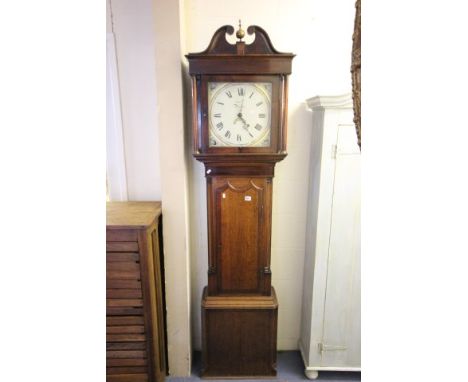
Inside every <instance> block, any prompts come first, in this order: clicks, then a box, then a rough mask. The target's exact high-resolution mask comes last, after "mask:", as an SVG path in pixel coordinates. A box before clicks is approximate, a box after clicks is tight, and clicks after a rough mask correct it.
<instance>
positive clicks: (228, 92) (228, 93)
mask: <svg viewBox="0 0 468 382" xmlns="http://www.w3.org/2000/svg"><path fill="white" fill-rule="evenodd" d="M226 95H227V96H228V97H229V98H232V93H231V92H230V91H229V90H228V91H227V92H226Z"/></svg>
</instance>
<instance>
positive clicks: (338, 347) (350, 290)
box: [321, 125, 361, 367]
mask: <svg viewBox="0 0 468 382" xmlns="http://www.w3.org/2000/svg"><path fill="white" fill-rule="evenodd" d="M334 179H335V180H334V186H333V202H332V213H331V227H330V246H329V253H328V271H327V287H326V295H325V311H324V316H325V317H324V321H323V322H324V327H323V338H322V344H321V353H322V366H336V367H360V365H361V347H360V343H361V341H360V335H361V329H360V317H361V315H360V313H361V303H360V300H361V299H360V209H361V204H360V182H361V179H360V151H359V148H358V146H357V144H356V136H355V132H354V125H341V126H339V128H338V141H337V153H336V162H335V178H334Z"/></svg>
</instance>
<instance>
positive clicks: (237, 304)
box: [202, 287, 278, 309]
mask: <svg viewBox="0 0 468 382" xmlns="http://www.w3.org/2000/svg"><path fill="white" fill-rule="evenodd" d="M202 308H204V309H277V308H278V299H277V298H276V292H275V289H274V288H273V287H272V288H271V295H270V296H260V295H251V294H249V295H245V296H240V295H229V296H219V295H218V296H208V288H207V287H205V288H204V289H203V300H202Z"/></svg>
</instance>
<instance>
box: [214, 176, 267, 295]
mask: <svg viewBox="0 0 468 382" xmlns="http://www.w3.org/2000/svg"><path fill="white" fill-rule="evenodd" d="M209 187H210V185H209ZM211 187H212V189H211V192H210V193H209V195H211V198H212V201H211V202H212V204H213V207H214V208H213V209H212V211H213V212H212V214H211V216H210V221H209V226H210V228H211V232H212V235H211V247H210V253H211V256H210V259H211V261H210V269H211V270H212V273H213V274H215V277H210V278H209V289H210V290H211V292H212V294H233V293H247V294H263V293H266V294H268V293H270V285H271V284H270V281H269V276H270V272H269V257H270V256H269V253H270V236H269V234H268V233H269V232H270V231H269V226H270V220H271V217H270V215H269V213H265V211H270V209H269V208H268V206H269V205H271V179H270V178H247V177H213V178H212V182H211ZM265 215H267V216H265ZM265 277H267V278H268V282H267V283H265V282H264V281H265ZM213 284H214V285H213Z"/></svg>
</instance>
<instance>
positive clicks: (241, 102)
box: [208, 82, 272, 147]
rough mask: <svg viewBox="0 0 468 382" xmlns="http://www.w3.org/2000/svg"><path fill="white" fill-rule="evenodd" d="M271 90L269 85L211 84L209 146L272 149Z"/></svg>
mask: <svg viewBox="0 0 468 382" xmlns="http://www.w3.org/2000/svg"><path fill="white" fill-rule="evenodd" d="M271 89H272V84H271V83H268V82H209V83H208V101H209V109H208V118H209V131H210V132H209V146H210V147H229V146H230V147H268V146H270V136H271Z"/></svg>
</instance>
